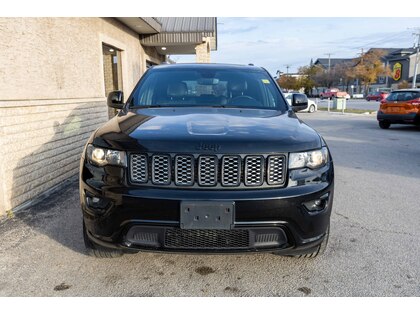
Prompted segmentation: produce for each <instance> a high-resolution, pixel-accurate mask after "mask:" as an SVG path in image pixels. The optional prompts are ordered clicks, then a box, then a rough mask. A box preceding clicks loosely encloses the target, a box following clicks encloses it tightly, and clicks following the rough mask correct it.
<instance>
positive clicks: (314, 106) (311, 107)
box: [283, 93, 318, 113]
mask: <svg viewBox="0 0 420 315" xmlns="http://www.w3.org/2000/svg"><path fill="white" fill-rule="evenodd" d="M283 94H284V97H285V98H286V101H287V103H289V105H292V95H293V94H301V93H283ZM303 95H304V94H303ZM317 110H318V105H317V104H316V103H315V102H314V101H312V100H310V99H308V107H306V108H305V109H302V110H300V112H308V113H313V112H316V111H317Z"/></svg>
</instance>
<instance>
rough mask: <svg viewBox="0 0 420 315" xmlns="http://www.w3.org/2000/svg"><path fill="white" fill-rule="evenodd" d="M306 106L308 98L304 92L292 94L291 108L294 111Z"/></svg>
mask: <svg viewBox="0 0 420 315" xmlns="http://www.w3.org/2000/svg"><path fill="white" fill-rule="evenodd" d="M307 107H308V98H307V97H306V95H305V94H293V95H292V109H293V111H294V112H298V111H300V110H303V109H306V108H307Z"/></svg>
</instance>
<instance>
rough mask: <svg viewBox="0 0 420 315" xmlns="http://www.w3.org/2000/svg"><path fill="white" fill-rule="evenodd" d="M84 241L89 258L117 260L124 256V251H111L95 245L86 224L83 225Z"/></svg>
mask: <svg viewBox="0 0 420 315" xmlns="http://www.w3.org/2000/svg"><path fill="white" fill-rule="evenodd" d="M83 241H84V243H85V247H86V250H87V253H88V255H89V256H93V257H96V258H116V257H121V256H122V255H123V251H122V250H118V249H111V248H106V247H102V246H99V245H97V244H95V243H93V242H92V241H91V240H90V239H89V236H88V235H87V231H86V227H85V224H84V223H83Z"/></svg>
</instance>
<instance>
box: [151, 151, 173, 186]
mask: <svg viewBox="0 0 420 315" xmlns="http://www.w3.org/2000/svg"><path fill="white" fill-rule="evenodd" d="M170 160H171V157H170V156H169V155H153V156H152V170H153V171H152V183H153V184H155V185H167V184H169V183H170V182H171V162H170Z"/></svg>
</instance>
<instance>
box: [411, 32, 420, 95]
mask: <svg viewBox="0 0 420 315" xmlns="http://www.w3.org/2000/svg"><path fill="white" fill-rule="evenodd" d="M413 35H414V36H417V51H416V62H415V64H414V75H413V86H412V88H413V89H415V88H416V80H417V71H418V67H419V48H420V28H418V29H417V33H413Z"/></svg>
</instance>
